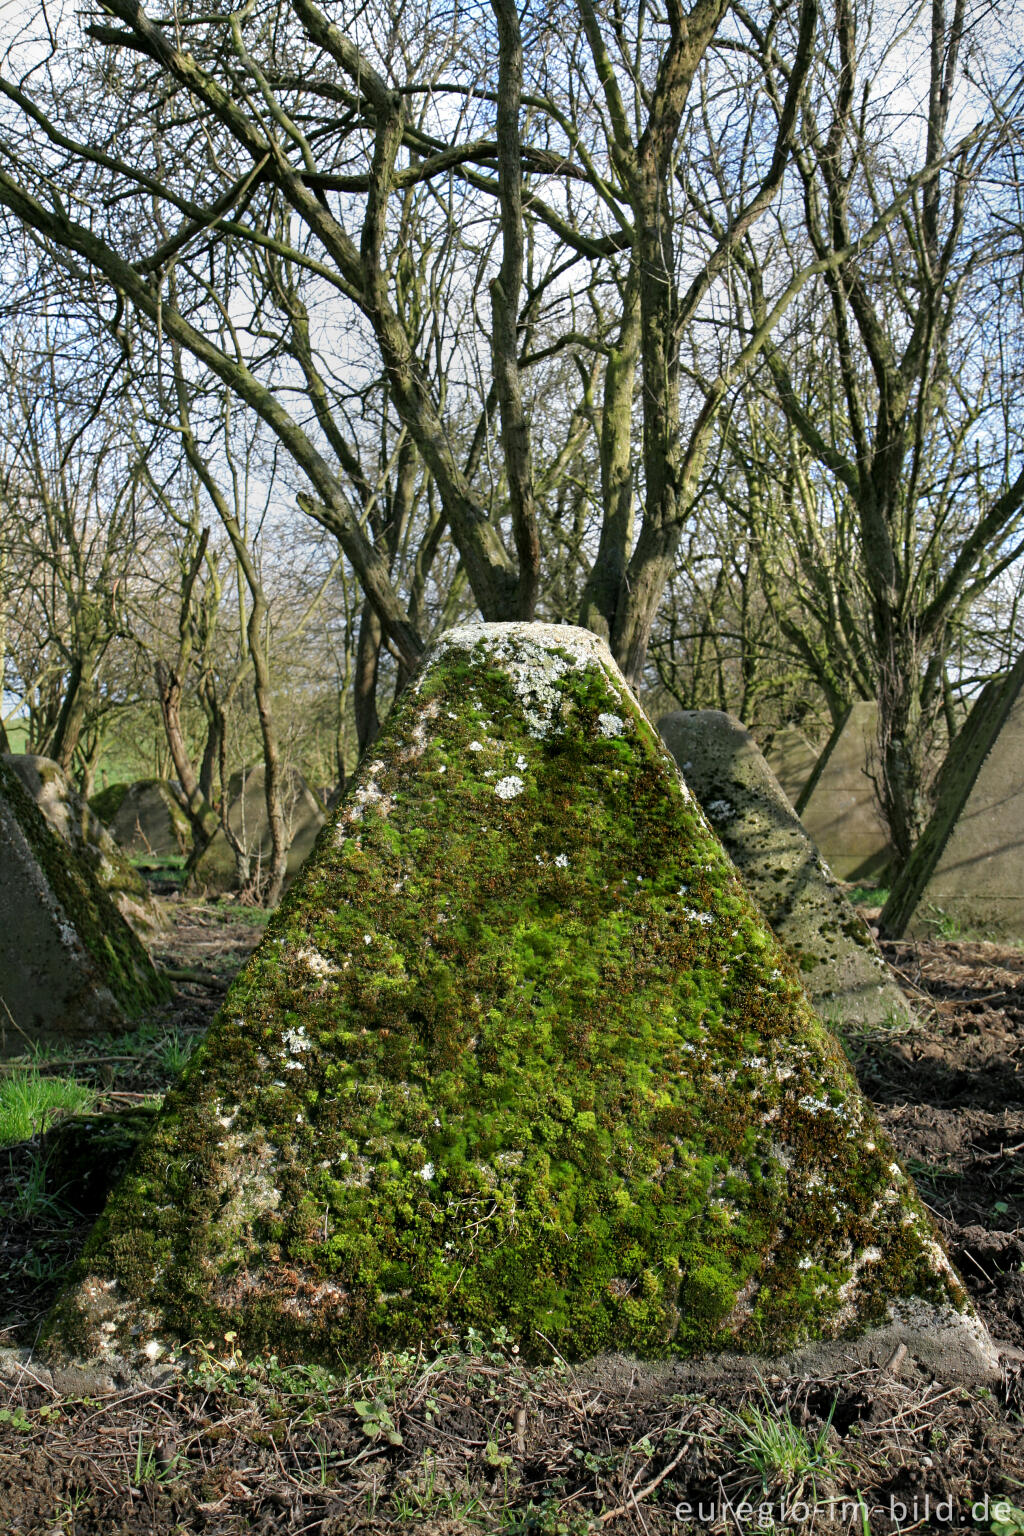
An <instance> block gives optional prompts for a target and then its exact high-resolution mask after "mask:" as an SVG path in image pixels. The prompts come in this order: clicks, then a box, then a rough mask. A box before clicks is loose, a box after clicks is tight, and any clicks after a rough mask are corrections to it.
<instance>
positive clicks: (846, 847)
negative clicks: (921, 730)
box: [796, 699, 893, 880]
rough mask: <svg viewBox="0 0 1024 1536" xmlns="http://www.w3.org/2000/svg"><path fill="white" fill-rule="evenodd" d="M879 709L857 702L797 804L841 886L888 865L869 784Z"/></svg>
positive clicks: (884, 831)
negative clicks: (842, 881) (842, 883)
mask: <svg viewBox="0 0 1024 1536" xmlns="http://www.w3.org/2000/svg"><path fill="white" fill-rule="evenodd" d="M877 732H878V705H877V704H876V703H874V702H873V701H872V700H867V699H861V700H859V701H858V702H857V703H856V704H854V705H853V707H852V709H851V710H850V712H849V714H848V715H847V716H846V719H845V720H844V721H843V723H842V725H841V726H840V727H839V729H838V730H836V731H834V732H833V734H832V738H831V740H830V741H829V743H828V745H827V746H826V748H825V750H824V752H823V753H822V754H821V757H820V758H819V759H818V763H817V765H816V767H815V770H814V772H813V773H812V775H811V777H810V779H809V780H808V781H807V783H806V784H805V785H804V787H803V789H802V790H801V792H800V795H799V798H798V799H797V802H796V809H797V812H798V813H799V816H800V820H801V821H802V822H803V824H804V826H805V827H806V828H807V831H808V832H809V833H810V835H811V838H812V840H813V842H814V844H815V847H816V848H817V849H818V852H819V853H820V854H821V856H822V858H823V859H824V860H825V861H826V863H827V864H828V865H829V866H830V867H831V869H832V870H833V871H834V873H835V874H836V875H838V877H839V879H840V880H865V879H868V878H870V877H872V876H878V875H881V874H883V873H884V871H885V869H886V868H887V866H888V865H889V864H890V863H891V862H892V856H893V849H892V844H891V842H890V839H889V830H888V828H887V827H886V825H885V822H884V821H883V820H882V814H881V812H880V810H879V808H878V801H877V799H876V796H875V786H874V780H873V772H874V763H875V759H876V756H877V752H876V747H875V739H876V736H877Z"/></svg>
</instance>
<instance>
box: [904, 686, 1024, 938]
mask: <svg viewBox="0 0 1024 1536" xmlns="http://www.w3.org/2000/svg"><path fill="white" fill-rule="evenodd" d="M943 919H945V920H946V921H947V922H950V923H953V924H955V925H956V927H957V928H958V929H959V930H961V931H962V932H967V933H982V934H985V935H991V936H992V937H994V938H1013V939H1020V938H1024V656H1022V657H1021V659H1020V660H1019V661H1018V662H1017V663H1016V665H1015V666H1014V667H1013V669H1012V671H1011V672H1010V673H1009V674H1008V676H1007V677H1006V678H1004V679H1002V680H1001V681H1000V682H998V683H996V684H994V685H990V686H989V687H988V688H986V690H985V692H984V693H983V694H982V696H981V697H980V698H979V700H978V702H977V704H976V705H975V708H974V709H973V710H972V712H971V715H970V717H969V719H968V721H967V723H966V725H965V728H964V730H963V732H962V735H961V738H960V740H959V741H958V742H957V743H955V745H954V747H953V749H952V752H951V756H950V760H949V761H948V762H947V764H946V767H945V769H944V771H943V774H942V779H941V781H940V785H939V794H938V799H937V802H936V807H935V811H934V813H933V815H932V818H931V821H930V822H929V824H928V826H927V828H926V829H925V831H924V834H923V835H922V837H921V840H920V842H919V843H918V845H917V847H916V848H915V849H914V852H913V854H912V856H911V858H910V860H909V862H908V864H907V866H906V868H905V869H904V871H903V873H902V876H901V878H900V880H899V881H897V882H896V884H894V886H893V889H892V892H891V894H890V897H889V900H888V902H887V903H886V905H885V907H884V908H883V910H882V919H881V921H882V925H883V928H884V930H885V931H886V932H887V933H891V934H893V935H894V936H899V935H901V934H906V935H907V936H908V937H911V938H924V937H927V936H928V935H929V934H932V933H934V931H935V927H936V924H937V923H939V922H941V921H942V920H943Z"/></svg>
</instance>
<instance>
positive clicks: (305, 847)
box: [190, 763, 327, 892]
mask: <svg viewBox="0 0 1024 1536" xmlns="http://www.w3.org/2000/svg"><path fill="white" fill-rule="evenodd" d="M283 781H284V794H283V811H284V819H285V828H286V831H287V836H288V866H287V873H286V875H285V889H287V887H288V886H289V885H290V884H291V882H292V881H293V880H294V879H295V876H296V875H297V874H298V872H299V870H300V869H301V868H302V864H303V862H304V860H305V859H306V858H307V856H308V854H309V851H310V849H311V848H312V846H313V844H314V843H315V842H316V839H317V834H318V833H319V831H320V828H321V827H322V826H323V824H324V822H325V821H326V820H327V817H326V815H325V813H324V809H323V806H322V805H321V804H320V802H319V800H318V799H317V798H316V796H315V795H314V794H313V792H312V790H311V789H310V788H309V785H308V784H307V783H306V781H305V779H304V778H303V777H302V774H301V773H299V771H298V769H296V768H286V769H285V770H284V773H283ZM228 799H229V804H230V809H229V810H228V825H229V826H230V828H231V830H232V832H233V833H234V834H235V836H236V837H237V838H238V840H239V842H240V843H241V844H242V847H243V848H244V849H245V850H246V851H247V852H248V854H249V856H250V859H251V860H253V861H255V860H257V859H259V860H260V861H262V863H263V864H264V865H265V864H266V863H267V861H268V859H269V858H270V854H271V852H272V842H271V837H270V822H269V819H268V817H267V802H266V769H265V767H264V766H263V764H262V763H260V764H259V766H258V767H256V768H250V769H249V771H248V772H247V773H245V774H241V773H234V774H232V775H231V779H230V782H229V784H228ZM190 879H191V883H192V884H193V885H195V886H198V887H202V888H203V889H205V890H207V891H211V892H215V891H229V890H231V889H232V888H233V887H234V885H235V883H236V867H235V855H234V852H233V850H232V848H231V844H230V843H229V842H228V840H227V838H226V837H225V836H224V833H223V831H222V830H218V831H217V832H216V833H215V834H214V836H213V837H212V838H211V840H210V842H209V843H208V844H207V846H206V848H204V850H203V852H202V854H201V855H200V857H199V858H198V859H197V860H196V863H195V865H194V867H193V869H192V872H191V876H190Z"/></svg>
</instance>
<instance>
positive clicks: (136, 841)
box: [91, 779, 192, 858]
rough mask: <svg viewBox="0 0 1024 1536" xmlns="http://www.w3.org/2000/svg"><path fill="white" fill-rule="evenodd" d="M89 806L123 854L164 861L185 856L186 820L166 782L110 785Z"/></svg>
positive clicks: (188, 834)
mask: <svg viewBox="0 0 1024 1536" xmlns="http://www.w3.org/2000/svg"><path fill="white" fill-rule="evenodd" d="M91 804H92V808H93V810H94V811H95V812H96V814H97V816H99V817H100V818H101V820H103V821H105V822H106V824H107V826H108V827H109V828H110V833H111V836H112V837H113V839H114V841H115V842H116V843H117V844H118V846H119V847H120V848H123V849H124V851H125V853H130V854H134V855H136V856H140V855H145V854H151V855H153V856H155V857H156V858H167V857H174V856H175V855H180V854H184V853H187V852H188V849H189V847H190V845H191V841H192V834H191V830H190V828H189V824H188V817H187V816H186V815H185V812H184V811H183V810H182V808H181V805H180V804H179V802H178V797H177V795H176V794H175V793H174V790H173V789H172V788H171V786H170V784H168V783H167V781H166V780H165V779H139V780H138V782H137V783H135V784H111V785H109V786H108V787H107V788H106V789H103V790H101V791H100V792H99V794H98V795H94V796H93V798H92V801H91Z"/></svg>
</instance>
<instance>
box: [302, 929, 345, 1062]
mask: <svg viewBox="0 0 1024 1536" xmlns="http://www.w3.org/2000/svg"><path fill="white" fill-rule="evenodd" d="M295 958H296V960H298V961H299V962H300V964H302V965H304V966H305V967H306V969H307V971H310V972H311V973H312V974H313V975H314V976H318V977H320V978H321V980H326V978H327V977H328V976H340V974H341V967H340V966H338V965H335V964H334V961H333V960H328V959H327V957H326V955H322V954H321V953H320V951H319V950H318V949H314V948H313V947H312V945H309V946H307V947H306V948H305V949H297V950H296V951H295ZM301 1049H304V1050H308V1049H309V1044H308V1041H307V1043H306V1045H305V1046H304V1047H301Z"/></svg>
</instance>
